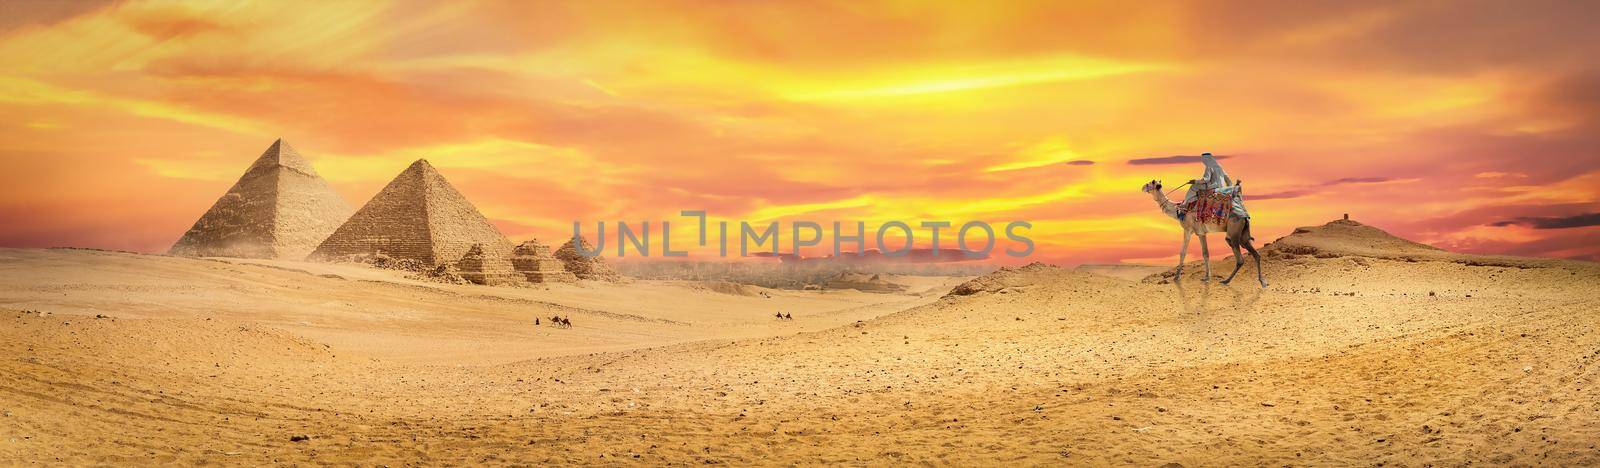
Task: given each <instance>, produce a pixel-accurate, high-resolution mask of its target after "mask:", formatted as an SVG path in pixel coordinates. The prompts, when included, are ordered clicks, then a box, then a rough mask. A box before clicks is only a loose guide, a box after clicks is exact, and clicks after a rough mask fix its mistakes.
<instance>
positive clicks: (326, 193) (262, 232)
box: [167, 139, 350, 260]
mask: <svg viewBox="0 0 1600 468" xmlns="http://www.w3.org/2000/svg"><path fill="white" fill-rule="evenodd" d="M349 217H350V204H348V203H345V201H344V198H343V197H340V196H339V194H338V193H337V192H334V191H333V188H332V187H329V186H328V182H327V181H325V180H322V177H321V176H318V175H317V171H316V170H314V169H312V168H311V163H308V162H306V160H305V158H302V157H300V153H298V152H295V150H294V148H291V147H289V144H288V143H284V141H283V140H281V139H280V140H277V141H274V142H272V146H271V147H268V148H267V151H266V152H264V153H261V157H260V158H256V162H255V163H254V164H251V165H250V168H249V169H247V170H245V171H244V175H243V176H240V177H239V181H238V182H235V183H234V184H233V188H230V189H228V193H225V194H223V195H222V198H219V199H217V202H216V203H215V204H212V205H211V209H210V210H207V211H206V213H205V214H204V215H201V216H200V220H198V221H195V222H194V226H193V227H190V228H189V232H186V233H184V234H183V237H182V238H179V239H178V242H177V243H176V244H173V245H172V249H171V250H168V251H167V253H170V254H172V255H186V256H201V257H248V258H288V259H294V260H300V259H303V258H305V257H306V254H309V253H311V251H312V250H313V249H315V248H316V247H317V245H318V244H320V243H322V240H323V239H326V238H327V237H328V234H330V233H332V232H333V231H334V229H337V228H338V227H339V225H340V224H341V223H344V221H345V219H346V218H349Z"/></svg>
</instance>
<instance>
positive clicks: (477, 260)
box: [456, 244, 524, 285]
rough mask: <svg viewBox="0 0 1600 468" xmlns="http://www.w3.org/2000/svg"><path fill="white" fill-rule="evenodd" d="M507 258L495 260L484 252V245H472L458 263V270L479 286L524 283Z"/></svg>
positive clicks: (462, 275)
mask: <svg viewBox="0 0 1600 468" xmlns="http://www.w3.org/2000/svg"><path fill="white" fill-rule="evenodd" d="M505 260H506V259H505V258H500V259H498V260H497V259H495V258H494V257H492V256H490V255H489V254H487V253H485V252H484V249H483V244H472V247H469V248H467V253H466V255H462V256H461V260H458V261H456V270H457V271H460V272H461V273H460V274H461V277H462V278H465V279H466V280H467V281H471V282H473V283H477V284H488V285H503V284H517V283H522V282H523V281H524V279H523V276H522V275H520V274H517V272H516V271H513V270H512V267H511V263H510V262H507V261H505Z"/></svg>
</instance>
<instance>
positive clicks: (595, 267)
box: [554, 237, 622, 282]
mask: <svg viewBox="0 0 1600 468" xmlns="http://www.w3.org/2000/svg"><path fill="white" fill-rule="evenodd" d="M580 248H581V249H583V251H584V252H591V251H594V247H593V246H591V245H589V240H588V239H584V238H582V237H573V238H572V240H568V241H567V243H565V244H561V248H559V249H556V253H555V254H554V256H555V257H556V259H558V260H561V263H562V264H563V265H565V266H566V268H567V271H569V272H572V274H573V275H574V276H577V277H578V279H586V280H600V281H611V282H617V281H621V280H622V276H621V275H618V274H617V271H616V270H612V269H611V265H607V264H606V259H604V258H600V257H599V256H594V257H585V256H583V254H581V253H579V251H578V249H580Z"/></svg>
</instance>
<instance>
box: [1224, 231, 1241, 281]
mask: <svg viewBox="0 0 1600 468" xmlns="http://www.w3.org/2000/svg"><path fill="white" fill-rule="evenodd" d="M1227 240H1228V248H1230V249H1233V273H1228V279H1225V280H1222V284H1228V282H1229V281H1233V276H1234V275H1237V274H1239V268H1241V267H1244V258H1243V257H1240V256H1239V242H1237V241H1235V240H1234V237H1233V236H1231V235H1230V236H1228V239H1227Z"/></svg>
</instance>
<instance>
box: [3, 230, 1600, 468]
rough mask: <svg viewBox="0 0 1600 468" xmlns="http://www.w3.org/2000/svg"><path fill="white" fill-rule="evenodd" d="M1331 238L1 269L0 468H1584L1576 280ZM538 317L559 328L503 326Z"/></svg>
mask: <svg viewBox="0 0 1600 468" xmlns="http://www.w3.org/2000/svg"><path fill="white" fill-rule="evenodd" d="M1345 228H1354V226H1344V225H1334V227H1325V228H1324V229H1318V230H1307V231H1306V232H1301V233H1297V234H1295V235H1291V236H1290V237H1289V238H1286V239H1283V240H1279V241H1277V242H1274V243H1273V244H1274V245H1273V247H1269V248H1267V249H1264V253H1267V254H1268V259H1267V262H1266V273H1267V274H1268V277H1269V280H1270V281H1272V284H1273V286H1272V287H1271V288H1268V289H1265V290H1263V289H1260V288H1257V287H1255V286H1254V284H1250V283H1247V282H1240V284H1236V285H1235V286H1231V287H1230V286H1220V285H1217V284H1215V283H1212V284H1210V285H1204V284H1201V283H1199V282H1198V281H1193V279H1192V278H1186V280H1185V281H1183V282H1181V283H1179V284H1172V283H1171V280H1172V278H1171V277H1170V274H1168V275H1167V276H1162V275H1156V276H1152V277H1150V278H1146V279H1144V280H1143V281H1127V280H1122V279H1117V278H1112V277H1108V276H1104V275H1096V274H1089V273H1085V272H1079V271H1072V270H1067V269H1061V268H1056V267H1051V266H1047V265H1030V266H1027V267H1022V268H1012V269H1006V270H1003V271H1000V272H996V273H995V274H993V275H989V276H986V277H982V278H976V279H972V280H971V281H966V282H963V279H947V280H942V281H939V283H940V284H939V285H938V287H923V288H918V287H912V288H911V289H912V290H913V291H911V292H907V293H897V294H884V293H859V292H853V291H844V292H841V291H778V290H765V289H760V290H759V292H761V293H766V294H770V295H771V296H772V297H771V298H767V297H763V296H761V295H760V294H757V295H755V296H748V295H744V294H729V293H727V292H725V291H718V290H716V288H706V287H703V286H696V285H691V284H680V283H675V282H635V283H633V284H628V285H611V284H598V283H582V284H579V285H571V286H552V287H546V288H488V287H482V286H456V285H441V284H432V283H426V282H420V281H415V280H408V279H406V278H404V277H401V276H398V275H395V274H394V273H392V272H385V271H380V270H371V269H365V268H361V267H355V266H347V265H317V264H295V263H293V262H274V261H252V262H249V263H245V262H240V261H223V260H203V259H202V260H196V259H179V258H169V257H159V256H145V255H131V254H119V253H103V252H88V251H36V250H4V251H0V285H3V286H4V289H3V290H0V291H4V292H3V293H0V302H4V304H5V307H6V308H8V309H15V310H18V311H16V312H6V313H4V314H3V315H0V320H4V321H6V322H7V324H6V325H5V326H0V334H3V335H4V336H0V355H3V357H4V359H0V395H3V396H4V398H3V405H4V408H0V410H3V411H4V413H3V417H0V432H3V433H4V434H5V435H6V436H5V437H6V440H0V457H3V458H4V459H12V460H16V459H29V460H41V461H45V462H55V463H67V464H84V463H94V462H106V463H128V462H134V463H198V462H218V463H229V464H260V463H345V462H361V463H387V464H394V463H407V462H410V463H420V464H445V463H474V464H477V463H607V464H609V463H618V462H620V463H632V462H637V463H649V464H661V463H696V464H702V463H729V464H740V465H744V464H790V463H808V464H809V463H845V464H884V463H923V462H926V463H933V464H960V465H969V464H996V463H1015V464H1049V465H1060V464H1069V463H1070V464H1113V463H1115V464H1124V463H1127V464H1140V465H1161V464H1166V463H1172V462H1176V463H1181V464H1185V465H1219V464H1378V463H1383V464H1407V465H1418V464H1429V463H1431V464H1451V465H1456V464H1466V463H1485V462H1487V463H1521V464H1551V465H1594V464H1600V450H1597V448H1596V445H1595V444H1596V443H1597V442H1600V440H1597V439H1595V438H1594V436H1593V435H1594V434H1595V433H1596V431H1597V430H1600V389H1597V385H1596V384H1597V383H1600V382H1596V379H1597V377H1600V367H1597V361H1600V329H1597V326H1600V316H1597V315H1596V314H1594V311H1595V310H1596V307H1597V306H1600V299H1597V297H1600V296H1597V294H1596V293H1597V292H1600V268H1597V267H1596V265H1595V264H1593V263H1584V262H1566V261H1553V260H1529V261H1527V262H1509V261H1503V260H1507V259H1499V260H1496V259H1487V260H1491V261H1488V262H1484V261H1482V260H1486V259H1483V258H1476V257H1470V256H1462V255H1457V254H1449V253H1447V252H1438V253H1430V254H1427V255H1422V253H1423V252H1432V251H1429V250H1426V249H1421V250H1414V251H1413V250H1408V249H1407V248H1395V247H1394V245H1392V244H1385V242H1388V241H1387V240H1384V239H1383V238H1382V237H1374V236H1376V234H1374V233H1371V232H1366V233H1363V232H1361V231H1364V230H1361V229H1345ZM1335 230H1339V231H1342V232H1341V233H1340V234H1339V235H1340V236H1345V237H1344V238H1342V239H1340V238H1335V236H1331V235H1327V236H1321V237H1317V236H1319V235H1321V234H1329V233H1331V232H1334V231H1335ZM1373 231H1376V230H1373ZM1377 232H1380V233H1381V231H1377ZM1385 235H1386V234H1385ZM1280 246H1282V247H1285V248H1279V247H1280ZM1288 246H1313V247H1315V248H1316V250H1317V251H1316V253H1294V252H1291V251H1290V250H1289V249H1287V247H1288ZM1402 247H1403V244H1402ZM1219 260H1220V259H1219ZM1221 262H1222V261H1219V268H1220V265H1221ZM1497 262H1498V263H1497ZM1512 263H1515V265H1512ZM1226 266H1228V267H1230V268H1231V266H1232V262H1231V261H1226ZM1251 268H1253V267H1247V269H1246V271H1245V272H1242V273H1241V275H1244V274H1253V271H1252V270H1251ZM1213 273H1218V272H1217V271H1215V269H1214V272H1213ZM1220 273H1226V271H1222V272H1220ZM1198 274H1199V273H1198V272H1197V271H1196V269H1194V268H1191V269H1189V270H1187V271H1185V275H1186V276H1189V275H1198ZM324 275H337V276H338V277H337V278H334V277H330V276H324ZM958 284H959V286H957V285H958ZM919 289H921V290H923V291H924V293H921V294H919V293H916V290H919ZM934 290H937V291H952V290H953V292H952V293H951V294H948V295H945V294H942V293H939V294H931V293H927V292H928V291H934ZM776 307H781V308H783V310H784V311H786V312H788V311H792V313H794V315H795V316H796V319H797V320H795V321H792V322H780V321H775V320H770V319H769V317H768V316H769V315H770V313H771V312H770V311H771V310H772V309H774V308H776ZM23 309H29V310H42V311H46V313H24V312H20V310H23ZM558 311H559V313H561V314H563V315H566V314H571V315H572V316H573V317H574V322H575V324H576V325H577V326H576V327H575V328H574V329H572V330H555V329H548V328H545V327H539V328H535V327H532V326H531V324H529V323H527V322H528V321H529V318H530V316H533V315H549V314H551V313H558ZM95 314H101V315H106V316H109V318H100V319H96V318H94V316H95ZM297 436H305V437H307V439H306V440H292V438H295V439H298V437H297Z"/></svg>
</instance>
